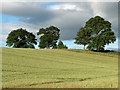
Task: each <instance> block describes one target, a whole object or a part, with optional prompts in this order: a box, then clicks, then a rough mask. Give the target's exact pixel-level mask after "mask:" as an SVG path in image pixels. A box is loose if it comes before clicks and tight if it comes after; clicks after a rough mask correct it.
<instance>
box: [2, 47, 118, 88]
mask: <svg viewBox="0 0 120 90" xmlns="http://www.w3.org/2000/svg"><path fill="white" fill-rule="evenodd" d="M2 87H3V88H9V87H12V88H21V87H22V88H23V87H24V88H111V87H112V88H117V87H118V57H117V54H114V53H97V52H92V51H83V50H59V49H18V48H2Z"/></svg>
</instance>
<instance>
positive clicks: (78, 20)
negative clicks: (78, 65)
mask: <svg viewBox="0 0 120 90" xmlns="http://www.w3.org/2000/svg"><path fill="white" fill-rule="evenodd" d="M1 14H3V15H8V18H9V16H14V17H17V18H18V20H17V21H15V22H12V21H8V22H2V24H3V27H2V36H3V41H5V40H6V37H7V35H8V34H9V32H10V31H12V30H15V29H18V28H26V30H28V31H30V32H33V33H36V32H38V31H39V29H40V28H42V27H48V26H50V25H54V26H56V27H58V28H59V29H60V30H61V31H60V34H61V37H60V39H61V40H72V39H73V38H74V37H75V36H76V33H77V31H78V30H79V29H80V28H81V27H83V26H84V25H85V22H86V21H87V20H88V19H90V18H91V17H94V16H96V15H100V16H101V17H103V18H105V20H108V21H110V22H111V23H112V30H113V31H114V32H115V35H116V36H117V34H118V3H117V2H77V3H74V2H69V3H68V2H52V3H50V2H44V3H43V2H34V3H33V2H3V3H2V13H1ZM3 19H4V18H3Z"/></svg>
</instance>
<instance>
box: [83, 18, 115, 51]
mask: <svg viewBox="0 0 120 90" xmlns="http://www.w3.org/2000/svg"><path fill="white" fill-rule="evenodd" d="M85 28H87V29H90V30H92V34H91V40H90V42H89V45H88V47H87V48H88V49H89V50H97V51H103V50H104V47H105V45H106V44H109V43H114V41H116V37H115V35H114V32H113V31H112V30H111V23H110V22H109V21H106V20H104V18H102V17H100V16H95V17H94V18H90V19H89V20H88V21H87V22H86V25H85Z"/></svg>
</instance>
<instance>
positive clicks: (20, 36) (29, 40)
mask: <svg viewBox="0 0 120 90" xmlns="http://www.w3.org/2000/svg"><path fill="white" fill-rule="evenodd" d="M59 31H60V30H59V29H58V28H57V27H54V26H50V27H48V28H45V29H44V28H41V29H40V30H39V32H38V33H37V35H40V42H39V45H38V47H40V48H50V47H51V48H59V49H62V48H64V49H67V48H68V47H67V46H66V45H64V44H63V42H62V41H61V40H59V43H58V45H57V44H56V43H57V40H58V39H59V37H60V34H59ZM36 40H37V39H36V37H35V35H34V34H33V33H30V32H28V31H26V29H22V28H20V29H17V30H13V31H11V32H10V33H9V35H8V37H7V42H6V43H7V46H9V47H11V46H12V47H14V48H35V46H34V45H36V44H37V42H36Z"/></svg>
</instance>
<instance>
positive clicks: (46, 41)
mask: <svg viewBox="0 0 120 90" xmlns="http://www.w3.org/2000/svg"><path fill="white" fill-rule="evenodd" d="M59 31H60V30H59V29H58V28H57V27H54V26H50V27H48V28H45V29H44V28H41V29H40V30H39V32H38V33H37V35H42V36H41V37H40V42H39V47H40V48H50V47H52V48H56V46H57V45H56V43H57V40H58V39H59V36H60V34H59Z"/></svg>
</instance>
